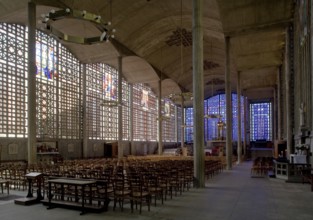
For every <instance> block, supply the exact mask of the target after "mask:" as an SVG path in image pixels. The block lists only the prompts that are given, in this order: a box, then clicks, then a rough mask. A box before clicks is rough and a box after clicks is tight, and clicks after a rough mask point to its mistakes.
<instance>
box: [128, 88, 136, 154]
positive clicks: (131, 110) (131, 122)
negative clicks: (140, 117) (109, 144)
mask: <svg viewBox="0 0 313 220" xmlns="http://www.w3.org/2000/svg"><path fill="white" fill-rule="evenodd" d="M133 99H134V98H133V84H132V83H130V84H129V139H130V140H129V141H130V154H131V155H135V154H136V151H135V146H134V117H133V115H134V108H133V103H134V102H133Z"/></svg>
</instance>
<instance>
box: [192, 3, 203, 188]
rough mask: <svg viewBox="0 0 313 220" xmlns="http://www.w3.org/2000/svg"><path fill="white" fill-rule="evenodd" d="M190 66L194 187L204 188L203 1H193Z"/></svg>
mask: <svg viewBox="0 0 313 220" xmlns="http://www.w3.org/2000/svg"><path fill="white" fill-rule="evenodd" d="M192 9H193V11H192V13H193V22H192V66H193V92H194V94H193V110H194V116H193V121H194V127H193V132H194V133H193V135H194V176H195V177H194V185H195V187H201V188H203V187H205V178H204V127H203V121H204V119H203V116H204V114H203V101H204V95H203V24H202V23H203V22H202V18H203V0H193V7H192Z"/></svg>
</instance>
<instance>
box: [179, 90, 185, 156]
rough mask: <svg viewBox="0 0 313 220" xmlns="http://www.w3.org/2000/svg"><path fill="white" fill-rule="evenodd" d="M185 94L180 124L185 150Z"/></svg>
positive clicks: (182, 101) (182, 145) (182, 143)
mask: <svg viewBox="0 0 313 220" xmlns="http://www.w3.org/2000/svg"><path fill="white" fill-rule="evenodd" d="M184 105H185V104H184V96H182V100H181V115H182V116H181V126H180V129H181V136H180V137H181V140H180V142H181V145H180V146H181V149H182V150H183V148H184V145H185V126H186V125H185V108H184Z"/></svg>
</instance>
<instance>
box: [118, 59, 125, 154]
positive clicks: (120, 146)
mask: <svg viewBox="0 0 313 220" xmlns="http://www.w3.org/2000/svg"><path fill="white" fill-rule="evenodd" d="M122 59H123V58H122V57H121V56H119V57H118V77H117V84H118V86H117V87H118V93H117V100H118V105H117V114H118V126H117V127H118V132H117V135H118V138H117V139H118V156H117V157H118V159H122V158H123V156H124V148H123V112H122V111H123V108H122V73H123V72H122V71H123V67H122Z"/></svg>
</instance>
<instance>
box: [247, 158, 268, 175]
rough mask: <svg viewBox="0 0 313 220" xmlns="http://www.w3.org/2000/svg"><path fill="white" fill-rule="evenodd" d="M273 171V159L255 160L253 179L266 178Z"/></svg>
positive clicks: (252, 171) (252, 168) (252, 169)
mask: <svg viewBox="0 0 313 220" xmlns="http://www.w3.org/2000/svg"><path fill="white" fill-rule="evenodd" d="M272 170H273V158H272V157H257V158H256V159H254V160H253V164H252V167H251V177H264V176H265V175H267V174H268V172H269V171H272Z"/></svg>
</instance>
